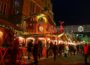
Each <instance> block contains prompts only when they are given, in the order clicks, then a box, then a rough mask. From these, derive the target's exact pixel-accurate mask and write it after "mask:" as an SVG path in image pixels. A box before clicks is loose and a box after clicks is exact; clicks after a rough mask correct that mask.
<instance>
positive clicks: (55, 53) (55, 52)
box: [53, 42, 58, 61]
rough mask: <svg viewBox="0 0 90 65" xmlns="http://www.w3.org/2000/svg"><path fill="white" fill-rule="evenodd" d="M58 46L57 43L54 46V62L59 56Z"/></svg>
mask: <svg viewBox="0 0 90 65" xmlns="http://www.w3.org/2000/svg"><path fill="white" fill-rule="evenodd" d="M57 50H58V49H57V45H56V42H55V44H54V45H53V54H54V61H56V56H57Z"/></svg>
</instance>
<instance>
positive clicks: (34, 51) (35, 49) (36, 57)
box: [33, 39, 38, 65]
mask: <svg viewBox="0 0 90 65" xmlns="http://www.w3.org/2000/svg"><path fill="white" fill-rule="evenodd" d="M33 58H34V65H38V40H37V39H36V40H35V43H34V46H33Z"/></svg>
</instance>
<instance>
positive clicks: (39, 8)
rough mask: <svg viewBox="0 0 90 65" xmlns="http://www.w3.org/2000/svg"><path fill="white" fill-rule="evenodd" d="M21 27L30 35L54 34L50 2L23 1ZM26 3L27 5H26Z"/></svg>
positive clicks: (40, 0)
mask: <svg viewBox="0 0 90 65" xmlns="http://www.w3.org/2000/svg"><path fill="white" fill-rule="evenodd" d="M23 3H24V4H23V11H22V15H23V16H22V17H23V18H24V19H23V20H22V21H24V22H22V25H21V26H22V27H23V28H24V30H25V31H26V32H28V33H30V34H50V33H55V32H56V25H55V23H54V20H53V12H52V3H51V0H24V2H23ZM26 3H27V4H26Z"/></svg>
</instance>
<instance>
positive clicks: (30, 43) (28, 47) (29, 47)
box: [27, 40, 33, 59]
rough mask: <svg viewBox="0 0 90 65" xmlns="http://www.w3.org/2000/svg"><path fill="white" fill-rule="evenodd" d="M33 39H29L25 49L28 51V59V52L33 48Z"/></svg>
mask: <svg viewBox="0 0 90 65" xmlns="http://www.w3.org/2000/svg"><path fill="white" fill-rule="evenodd" d="M32 42H33V40H30V42H29V43H28V44H27V51H28V59H30V54H31V53H32V49H33V43H32Z"/></svg>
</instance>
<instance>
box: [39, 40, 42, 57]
mask: <svg viewBox="0 0 90 65" xmlns="http://www.w3.org/2000/svg"><path fill="white" fill-rule="evenodd" d="M42 49H43V46H42V41H39V42H38V50H39V53H38V55H39V58H40V57H42Z"/></svg>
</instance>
